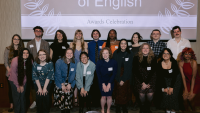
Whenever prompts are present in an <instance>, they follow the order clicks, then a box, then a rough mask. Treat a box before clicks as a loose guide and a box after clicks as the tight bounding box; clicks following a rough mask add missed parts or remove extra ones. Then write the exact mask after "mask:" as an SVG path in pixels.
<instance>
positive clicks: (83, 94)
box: [76, 52, 95, 113]
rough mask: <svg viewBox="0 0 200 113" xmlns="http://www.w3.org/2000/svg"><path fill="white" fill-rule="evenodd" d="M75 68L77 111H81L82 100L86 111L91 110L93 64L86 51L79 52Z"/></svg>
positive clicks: (81, 112)
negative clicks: (78, 60)
mask: <svg viewBox="0 0 200 113" xmlns="http://www.w3.org/2000/svg"><path fill="white" fill-rule="evenodd" d="M80 61H81V62H79V63H78V64H77V70H76V86H77V88H78V94H79V105H80V106H79V113H83V108H84V102H86V104H87V111H91V99H90V98H91V97H90V87H91V85H92V83H93V78H94V71H95V64H94V63H93V62H92V61H90V60H89V57H88V54H87V53H86V52H81V54H80Z"/></svg>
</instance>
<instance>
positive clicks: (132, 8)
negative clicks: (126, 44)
mask: <svg viewBox="0 0 200 113" xmlns="http://www.w3.org/2000/svg"><path fill="white" fill-rule="evenodd" d="M197 8H198V6H197V0H21V29H22V38H23V39H33V38H34V33H33V30H32V29H33V27H34V26H41V27H43V28H44V35H43V38H44V39H52V40H53V38H54V36H55V32H56V31H57V30H58V29H62V30H64V31H65V33H66V35H67V38H68V40H72V39H73V38H74V33H75V31H76V30H77V29H81V30H82V31H83V35H84V39H85V40H92V38H91V32H92V30H93V29H98V30H99V31H100V32H101V40H106V39H107V35H108V32H109V30H110V29H116V31H117V38H118V39H121V38H126V39H128V40H130V39H131V36H132V34H133V33H134V32H139V33H140V34H141V35H142V36H143V39H144V40H150V33H151V31H152V30H153V29H159V30H160V31H161V39H162V40H168V39H171V33H170V31H171V29H172V27H173V26H175V25H178V26H180V27H181V28H182V37H184V38H187V39H189V40H196V32H197V31H196V29H197Z"/></svg>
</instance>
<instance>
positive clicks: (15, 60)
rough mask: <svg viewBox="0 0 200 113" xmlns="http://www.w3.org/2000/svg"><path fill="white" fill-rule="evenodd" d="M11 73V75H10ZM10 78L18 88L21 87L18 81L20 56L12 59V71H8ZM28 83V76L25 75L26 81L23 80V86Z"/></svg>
mask: <svg viewBox="0 0 200 113" xmlns="http://www.w3.org/2000/svg"><path fill="white" fill-rule="evenodd" d="M9 75H10V76H9ZM8 76H9V78H8V80H10V81H12V82H13V83H14V84H15V86H16V87H17V88H18V87H19V83H18V78H17V76H18V57H15V58H13V59H12V62H11V65H10V72H9V73H8ZM25 83H26V76H25V77H24V81H23V86H24V85H25Z"/></svg>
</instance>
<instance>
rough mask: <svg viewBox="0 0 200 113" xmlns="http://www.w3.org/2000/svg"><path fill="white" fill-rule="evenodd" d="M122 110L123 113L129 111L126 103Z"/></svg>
mask: <svg viewBox="0 0 200 113" xmlns="http://www.w3.org/2000/svg"><path fill="white" fill-rule="evenodd" d="M122 110H123V113H128V110H127V107H126V105H123V107H122Z"/></svg>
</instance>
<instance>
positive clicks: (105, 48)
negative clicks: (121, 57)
mask: <svg viewBox="0 0 200 113" xmlns="http://www.w3.org/2000/svg"><path fill="white" fill-rule="evenodd" d="M104 50H107V51H108V53H109V59H111V58H112V51H111V49H110V48H108V47H104V48H103V49H102V50H101V51H100V59H103V56H102V55H103V51H104Z"/></svg>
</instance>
